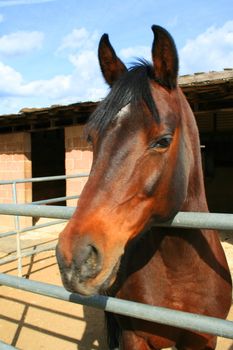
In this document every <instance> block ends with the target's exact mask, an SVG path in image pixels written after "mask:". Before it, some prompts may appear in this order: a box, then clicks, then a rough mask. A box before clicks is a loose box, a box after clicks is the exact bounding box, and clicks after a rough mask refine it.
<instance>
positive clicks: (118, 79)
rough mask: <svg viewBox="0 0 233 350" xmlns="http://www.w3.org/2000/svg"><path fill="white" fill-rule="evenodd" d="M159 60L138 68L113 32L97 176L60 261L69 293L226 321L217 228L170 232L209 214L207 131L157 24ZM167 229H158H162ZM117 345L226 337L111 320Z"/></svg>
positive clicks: (226, 275)
mask: <svg viewBox="0 0 233 350" xmlns="http://www.w3.org/2000/svg"><path fill="white" fill-rule="evenodd" d="M152 31H153V34H154V38H153V44H152V63H149V62H148V61H145V60H143V59H139V60H138V61H137V62H136V63H135V64H134V65H133V66H132V67H130V68H129V69H128V68H127V67H126V66H125V64H124V63H123V62H122V61H121V60H120V58H119V57H118V56H117V55H116V52H115V50H114V49H113V47H112V45H111V43H110V41H109V36H108V34H104V35H103V36H102V37H101V39H100V42H99V48H98V58H99V63H100V68H101V71H102V74H103V76H104V78H105V81H106V82H107V83H108V85H109V86H110V91H109V93H108V95H107V97H106V98H105V99H103V100H102V102H101V103H100V104H99V105H98V106H97V108H96V110H95V111H94V112H93V114H92V115H91V116H90V118H89V121H88V123H87V126H86V137H87V141H88V142H90V143H91V144H92V147H93V164H92V168H91V171H90V176H89V179H88V181H87V183H86V185H85V187H84V189H83V192H82V194H81V197H80V199H79V201H78V207H77V208H76V210H75V212H74V214H73V216H72V217H71V219H70V221H69V222H68V223H67V226H66V227H65V228H64V230H63V231H62V232H61V233H60V235H59V240H58V245H57V250H56V255H57V261H58V265H59V268H60V273H61V278H62V281H63V284H64V286H65V288H66V289H67V290H69V291H71V292H77V293H80V294H83V295H95V294H105V295H111V296H115V297H117V298H121V299H126V300H131V301H137V302H141V303H146V304H150V305H156V306H162V307H167V308H171V309H175V310H182V311H186V312H192V313H197V314H202V315H209V316H214V317H218V318H223V319H224V318H226V317H227V314H228V311H229V308H230V305H231V298H232V294H231V277H230V272H229V268H228V265H227V261H226V258H225V255H224V252H223V249H222V246H221V243H220V240H219V237H218V233H217V232H216V231H213V230H201V229H183V228H173V227H161V226H162V225H159V224H161V223H163V222H165V221H167V220H170V219H171V218H173V217H174V216H175V214H176V213H177V212H179V211H190V212H191V211H192V212H208V206H207V201H206V196H205V189H204V180H203V173H202V165H201V154H200V142H199V135H198V129H197V126H196V122H195V118H194V115H193V113H192V111H191V108H190V106H189V104H188V102H187V100H186V98H185V96H184V94H183V93H182V91H181V89H180V88H179V86H178V65H179V63H178V54H177V49H176V45H175V43H174V40H173V38H172V37H171V35H170V33H168V32H167V30H166V29H164V28H162V27H160V26H157V25H153V26H152ZM156 224H157V227H156ZM108 330H109V332H110V333H109V348H110V349H116V348H117V347H118V346H120V349H123V350H149V349H154V350H159V349H163V348H167V347H172V346H175V347H176V348H177V349H178V350H214V349H215V347H216V338H217V337H216V336H214V335H210V334H203V333H201V332H196V331H190V330H185V329H181V328H176V327H172V326H168V325H161V324H159V323H153V322H148V321H144V320H140V319H136V318H133V317H126V316H120V315H113V314H109V315H108Z"/></svg>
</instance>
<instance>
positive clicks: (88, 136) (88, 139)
mask: <svg viewBox="0 0 233 350" xmlns="http://www.w3.org/2000/svg"><path fill="white" fill-rule="evenodd" d="M87 143H90V144H92V137H91V135H90V134H88V135H87Z"/></svg>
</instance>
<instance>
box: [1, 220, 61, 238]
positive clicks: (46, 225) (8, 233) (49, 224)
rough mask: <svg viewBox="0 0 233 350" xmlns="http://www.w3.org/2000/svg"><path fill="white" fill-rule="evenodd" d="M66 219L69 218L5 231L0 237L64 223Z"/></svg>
mask: <svg viewBox="0 0 233 350" xmlns="http://www.w3.org/2000/svg"><path fill="white" fill-rule="evenodd" d="M66 221H67V220H56V221H52V222H46V223H44V224H37V225H33V226H27V227H24V228H21V229H20V230H18V231H8V232H3V233H0V239H1V238H5V237H9V236H14V235H15V234H16V233H17V232H19V233H24V232H28V231H34V230H39V229H40V228H44V227H48V226H54V225H59V224H62V223H64V222H66Z"/></svg>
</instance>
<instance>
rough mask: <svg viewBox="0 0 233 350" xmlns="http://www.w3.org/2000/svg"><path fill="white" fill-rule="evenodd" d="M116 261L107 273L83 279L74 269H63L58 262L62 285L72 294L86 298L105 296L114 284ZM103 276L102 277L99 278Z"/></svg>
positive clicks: (116, 268) (117, 267)
mask: <svg viewBox="0 0 233 350" xmlns="http://www.w3.org/2000/svg"><path fill="white" fill-rule="evenodd" d="M120 260H121V258H119V259H118V261H117V262H116V264H115V265H114V267H113V268H112V269H111V270H110V272H109V271H108V273H105V274H103V272H102V273H100V274H98V275H97V276H95V277H92V278H88V279H83V278H82V277H81V276H80V274H79V271H78V270H77V269H75V267H73V266H70V267H64V266H63V265H62V264H60V263H59V261H58V266H59V269H60V274H61V278H62V283H63V285H64V287H65V288H66V289H67V290H68V291H69V292H72V293H79V294H82V295H86V296H91V295H96V294H106V292H107V290H108V289H109V288H110V287H111V286H112V285H113V284H114V282H115V280H116V277H117V272H118V269H119V266H120ZM101 275H103V277H101Z"/></svg>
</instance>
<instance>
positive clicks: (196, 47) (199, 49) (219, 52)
mask: <svg viewBox="0 0 233 350" xmlns="http://www.w3.org/2000/svg"><path fill="white" fill-rule="evenodd" d="M179 54H180V73H181V74H187V73H188V74H190V73H194V72H199V71H203V72H204V71H205V72H208V71H211V70H218V71H219V70H222V69H223V68H227V67H233V21H229V22H226V23H225V24H224V25H223V26H222V27H218V28H217V27H214V26H212V27H210V28H208V29H207V30H206V31H205V32H204V33H201V34H200V35H198V36H197V37H196V38H194V39H192V40H188V41H187V43H186V45H185V46H184V47H183V48H182V49H181V50H180V52H179Z"/></svg>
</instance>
